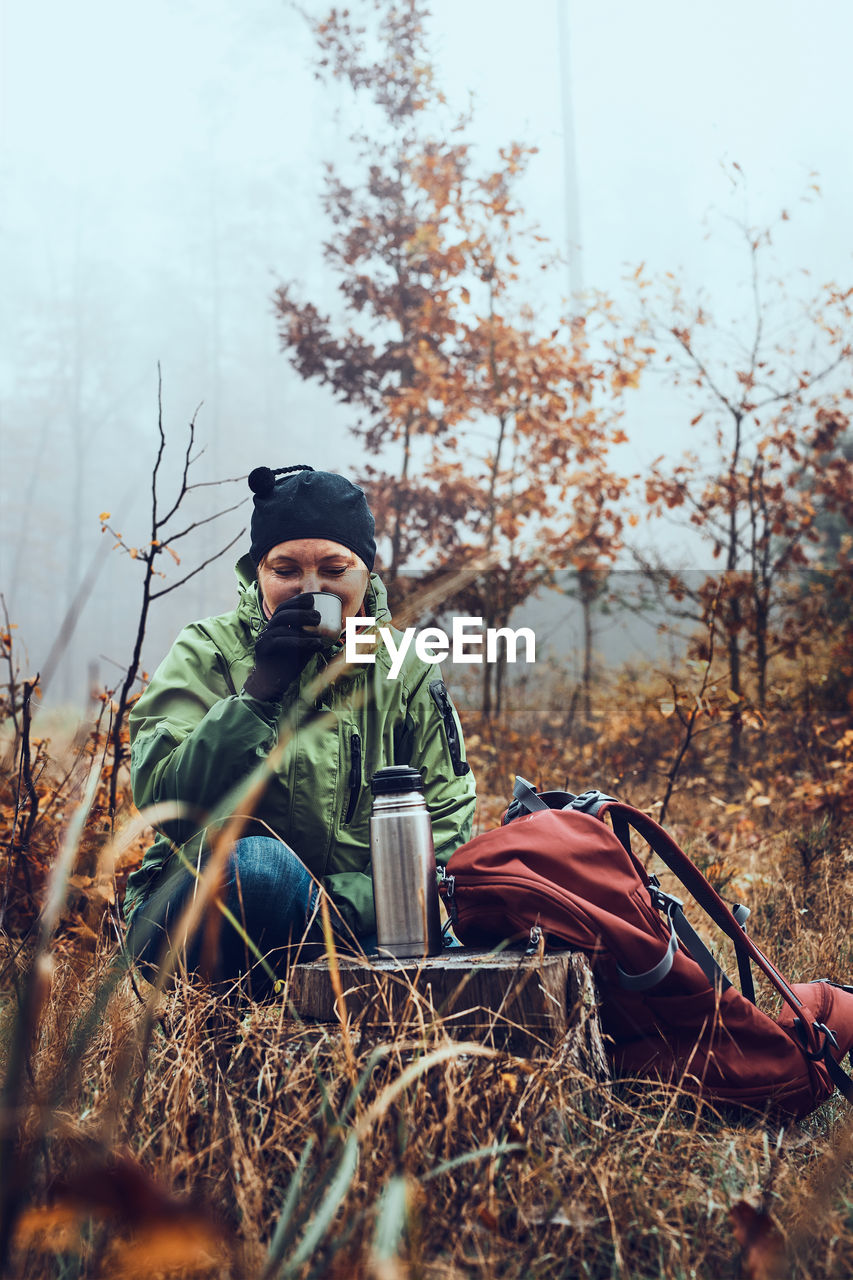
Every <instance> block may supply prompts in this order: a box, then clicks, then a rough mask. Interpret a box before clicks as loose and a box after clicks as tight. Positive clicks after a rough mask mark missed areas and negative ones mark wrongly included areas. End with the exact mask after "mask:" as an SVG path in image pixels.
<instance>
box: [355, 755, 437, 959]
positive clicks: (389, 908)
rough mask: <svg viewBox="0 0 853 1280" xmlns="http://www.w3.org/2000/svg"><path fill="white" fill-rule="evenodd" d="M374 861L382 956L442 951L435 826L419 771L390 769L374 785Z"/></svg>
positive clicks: (376, 776) (375, 777) (376, 777)
mask: <svg viewBox="0 0 853 1280" xmlns="http://www.w3.org/2000/svg"><path fill="white" fill-rule="evenodd" d="M370 786H371V790H372V791H373V808H372V810H371V813H370V860H371V865H372V871H373V897H374V901H375V903H376V934H377V942H378V944H379V953H380V955H382V954H385V955H393V956H400V957H402V956H422V955H434V954H435V953H436V952H439V951H441V949H442V944H441V918H440V915H439V910H438V887H437V884H436V868H435V849H434V848H433V843H432V823H431V822H430V816H429V811H428V809H427V807H426V801H425V800H424V784H423V779H422V778H421V775H420V773H419V772H418V770H417V769H412V768H410V767H409V766H408V765H396V764H395V765H390V766H389V767H388V768H386V769H378V770H377V771H376V773H374V775H373V779H372V781H371V784H370Z"/></svg>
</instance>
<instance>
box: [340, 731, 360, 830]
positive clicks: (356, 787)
mask: <svg viewBox="0 0 853 1280" xmlns="http://www.w3.org/2000/svg"><path fill="white" fill-rule="evenodd" d="M349 749H350V767H349V801H348V803H347V811H346V813H345V814H344V826H346V825H347V824H348V823H350V822H352V817H353V814H354V813H355V806H356V805H357V804H358V797H359V793H360V792H361V738H360V737H359V736H358V734H357V733H356V731H355V729H353V731H352V736H351V737H350V740H349Z"/></svg>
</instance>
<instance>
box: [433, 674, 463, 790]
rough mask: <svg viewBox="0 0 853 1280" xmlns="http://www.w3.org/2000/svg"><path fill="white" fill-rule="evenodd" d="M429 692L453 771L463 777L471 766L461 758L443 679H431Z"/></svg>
mask: <svg viewBox="0 0 853 1280" xmlns="http://www.w3.org/2000/svg"><path fill="white" fill-rule="evenodd" d="M429 692H430V697H431V698H432V700H433V702H434V703H435V705H436V706H437V707H438V711H439V715H440V716H441V719H442V723H443V724H444V733H445V736H446V738H447V749H448V751H449V752H450V760H451V763H452V765H453V772H454V773H455V775H456V777H457V778H464V776H465V774H466V773H470V771H471V766H470V764H469V763H468V761H467V760H463V759H462V744H461V742H460V740H459V730H458V729H457V728H456V721H455V720H454V718H453V707H452V706H451V704H450V696H449V694H448V692H447V686H446V685H445V683H444V681H443V680H432V681H431V682H430V685H429Z"/></svg>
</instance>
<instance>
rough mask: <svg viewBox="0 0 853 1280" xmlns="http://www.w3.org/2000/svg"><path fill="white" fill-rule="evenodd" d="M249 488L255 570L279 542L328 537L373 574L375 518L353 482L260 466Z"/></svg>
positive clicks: (301, 469)
mask: <svg viewBox="0 0 853 1280" xmlns="http://www.w3.org/2000/svg"><path fill="white" fill-rule="evenodd" d="M283 473H284V474H283ZM277 476H278V477H279V478H278V479H276V477H277ZM249 488H250V489H251V490H252V492H253V493H254V495H255V509H254V511H253V512H252V545H251V547H250V548H249V555H250V556H251V557H252V560H253V561H254V562H255V564H256V565H257V564H259V563H260V561H261V560H262V559H263V557H264V556H265V555H266V553H267V552H268V551H269V550H270V549H271V548H272V547H275V546H278V544H279V543H280V542H289V541H290V540H291V538H329V539H330V540H331V541H332V542H339V543H340V544H341V546H343V547H348V548H349V550H350V551H354V552H355V553H356V555H358V556H361V558H362V560H363V561H364V563H365V564H366V565H367V567H368V569H372V568H373V562H374V560H375V559H376V542H375V540H374V537H373V531H374V522H373V515H372V514H371V511H370V508H369V507H368V505H367V498H366V497H365V496H364V491H363V490H362V489H359V487H358V486H357V485H354V484H353V483H352V481H350V480H346V479H345V478H344V477H343V476H338V475H335V474H334V473H333V472H331V471H315V470H314V469H313V468H312V467H280V468H279V469H278V470H277V471H271V470H270V468H269V467H256V468H255V470H254V471H253V472H251V474H250V475H249Z"/></svg>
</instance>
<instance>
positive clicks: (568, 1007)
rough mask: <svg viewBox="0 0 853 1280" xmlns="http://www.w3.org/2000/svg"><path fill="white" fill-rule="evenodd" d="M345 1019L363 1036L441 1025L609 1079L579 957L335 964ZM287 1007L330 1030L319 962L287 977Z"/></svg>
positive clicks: (445, 957)
mask: <svg viewBox="0 0 853 1280" xmlns="http://www.w3.org/2000/svg"><path fill="white" fill-rule="evenodd" d="M338 969H339V973H340V980H341V986H342V989H343V1001H344V1005H345V1009H346V1014H347V1015H348V1016H349V1017H351V1018H353V1019H358V1020H360V1022H361V1026H362V1028H364V1029H365V1030H367V1029H371V1030H373V1031H374V1032H376V1031H385V1032H389V1031H395V1030H396V1029H398V1028H399V1027H400V1026H401V1025H404V1024H405V1023H406V1022H410V1023H415V1024H416V1025H418V1026H419V1027H421V1028H424V1029H425V1028H427V1027H428V1026H429V1025H431V1024H434V1023H435V1022H436V1021H437V1020H438V1019H441V1022H442V1026H443V1028H444V1029H445V1030H446V1031H447V1032H448V1033H449V1034H450V1035H451V1036H453V1037H454V1038H457V1039H465V1040H473V1039H476V1040H479V1041H481V1042H484V1043H487V1044H491V1045H494V1046H495V1047H496V1048H505V1049H509V1050H510V1051H511V1052H515V1053H519V1054H524V1055H525V1056H528V1057H532V1056H535V1055H540V1054H543V1053H544V1054H547V1055H549V1056H550V1055H555V1054H556V1056H557V1058H558V1059H559V1061H560V1062H561V1063H562V1064H563V1065H565V1066H566V1067H567V1068H570V1069H572V1070H576V1071H578V1072H584V1073H586V1074H587V1075H589V1076H592V1077H594V1078H595V1079H596V1080H599V1081H602V1082H607V1083H609V1080H610V1070H609V1066H608V1063H607V1056H606V1054H605V1051H604V1043H603V1040H602V1036H601V1027H600V1025H599V1020H598V1012H597V1008H596V993H595V983H594V980H593V976H592V971H591V969H590V967H589V962H588V961H587V959H586V957H585V956H583V955H581V954H579V953H578V952H570V951H555V952H549V953H546V954H533V955H526V954H525V953H523V952H519V951H510V950H506V951H501V952H493V951H475V950H469V949H468V948H466V947H453V948H449V949H448V950H447V951H444V952H443V953H442V954H441V955H437V956H427V957H425V958H423V959H413V960H392V959H386V958H381V959H369V958H367V957H360V956H359V957H355V958H353V957H346V956H340V957H339V958H338ZM288 987H289V989H288V993H287V995H288V998H289V999H290V1000H291V1001H292V1003H293V1006H294V1008H295V1010H296V1011H297V1013H298V1014H299V1015H300V1017H302V1018H304V1019H313V1020H316V1021H318V1022H335V1021H337V1020H338V1017H339V1013H338V1010H337V1009H336V996H335V989H334V986H333V983H332V975H331V973H330V972H329V965H328V961H327V960H326V959H325V958H324V959H321V960H314V961H312V962H310V963H307V964H297V965H294V967H293V968H292V969H291V971H290V976H289V979H288Z"/></svg>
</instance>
